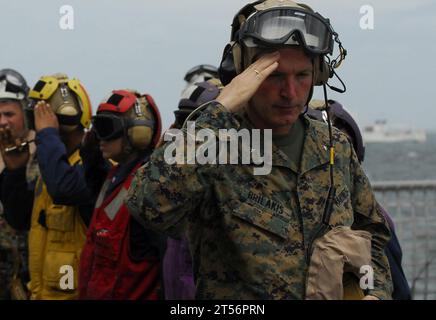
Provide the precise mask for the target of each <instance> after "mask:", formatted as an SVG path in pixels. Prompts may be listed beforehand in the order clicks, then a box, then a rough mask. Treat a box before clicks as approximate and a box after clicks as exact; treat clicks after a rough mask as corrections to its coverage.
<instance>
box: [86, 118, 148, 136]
mask: <svg viewBox="0 0 436 320" xmlns="http://www.w3.org/2000/svg"><path fill="white" fill-rule="evenodd" d="M153 125H154V124H153V122H152V121H150V120H146V119H134V120H133V119H125V118H122V117H119V116H117V115H114V114H98V115H96V116H94V117H92V128H93V130H94V132H95V134H96V135H97V138H98V139H99V140H104V141H109V140H115V139H118V138H121V137H122V136H124V135H125V134H126V133H127V129H129V128H130V127H133V126H147V127H150V128H152V130H153Z"/></svg>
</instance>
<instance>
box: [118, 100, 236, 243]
mask: <svg viewBox="0 0 436 320" xmlns="http://www.w3.org/2000/svg"><path fill="white" fill-rule="evenodd" d="M237 126H239V123H238V122H237V121H236V120H235V118H234V116H233V115H232V114H231V113H229V112H227V111H226V110H225V109H224V107H222V106H221V105H220V104H218V103H217V102H215V101H212V102H210V103H209V104H208V105H207V107H206V109H205V110H204V111H203V113H202V115H201V116H200V117H199V118H198V119H197V120H196V123H195V127H196V129H197V128H198V129H200V128H209V129H212V130H214V132H217V130H218V129H220V128H235V127H237ZM186 135H187V133H186V129H185V130H184V131H183V137H184V140H185V142H186ZM170 144H171V141H169V142H167V143H165V144H163V145H162V146H160V147H159V148H157V149H156V150H155V151H154V152H153V154H152V155H151V157H150V160H149V162H147V163H146V164H145V165H144V166H142V167H141V168H139V169H138V171H137V172H136V174H135V177H134V179H133V181H132V184H131V186H130V188H129V192H128V195H127V198H126V200H125V201H126V204H127V207H128V208H129V212H130V213H131V214H132V216H133V217H135V219H136V220H138V221H139V222H140V223H142V224H143V225H146V226H148V227H151V228H154V229H156V230H158V231H161V232H164V233H166V234H168V235H171V236H178V235H180V233H181V231H182V229H183V227H184V223H186V221H187V219H195V218H196V217H192V213H194V212H196V209H197V208H198V207H199V206H200V205H201V203H202V202H203V201H208V197H209V194H210V191H209V190H210V188H211V181H212V180H211V179H213V175H214V174H216V165H196V164H186V160H187V159H186V157H184V162H185V163H184V164H180V163H175V164H169V163H168V161H167V160H166V159H165V150H166V148H167V147H168V146H169V145H170ZM185 150H187V149H186V145H185ZM187 157H189V155H187ZM211 169H212V170H211ZM198 214H201V212H199V213H198Z"/></svg>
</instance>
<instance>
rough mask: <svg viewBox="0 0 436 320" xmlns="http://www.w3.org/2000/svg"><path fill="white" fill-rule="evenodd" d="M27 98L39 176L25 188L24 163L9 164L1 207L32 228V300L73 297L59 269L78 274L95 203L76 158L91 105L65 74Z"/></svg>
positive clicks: (22, 152) (73, 286)
mask: <svg viewBox="0 0 436 320" xmlns="http://www.w3.org/2000/svg"><path fill="white" fill-rule="evenodd" d="M29 97H30V99H31V100H32V102H33V103H32V104H30V106H29V107H28V109H27V111H28V112H30V113H31V115H32V117H28V120H29V126H32V127H34V128H35V131H36V137H35V144H36V155H37V159H38V165H39V169H40V173H39V175H38V176H37V181H36V183H35V185H34V188H33V189H29V186H28V184H27V183H26V180H25V173H26V170H25V165H24V164H25V162H21V161H11V162H10V164H11V163H13V164H14V167H9V166H8V165H7V171H6V174H5V177H4V180H3V182H2V183H3V186H2V189H3V192H2V194H3V196H5V197H7V198H8V199H10V201H8V202H7V203H5V204H4V205H5V211H6V210H7V211H9V213H10V215H11V216H14V217H15V221H16V222H17V227H19V228H24V229H29V230H30V232H29V241H28V243H29V272H30V283H29V285H28V287H29V289H30V298H31V299H33V300H46V299H49V300H58V299H59V300H70V299H76V298H77V296H78V290H77V279H75V277H74V278H71V279H73V281H68V282H67V283H64V282H63V281H61V278H62V276H63V275H64V274H63V273H60V272H59V270H60V268H61V267H62V266H65V265H69V266H71V267H72V270H73V272H74V275H76V274H77V272H78V260H79V257H80V251H81V249H82V246H83V244H84V242H85V233H86V225H87V224H88V223H89V220H90V216H91V214H92V208H93V207H94V203H95V201H96V194H94V193H93V190H92V188H90V187H89V186H88V184H87V181H86V180H85V176H84V168H83V164H82V158H81V155H80V147H81V142H82V139H83V137H84V133H85V129H86V128H88V127H89V124H90V120H91V118H90V114H91V105H90V101H89V98H88V95H87V93H86V91H85V89H84V88H83V87H82V85H81V83H80V81H79V80H77V79H69V78H68V76H66V75H65V74H54V75H49V76H43V77H41V79H40V80H39V81H38V82H37V83H36V84H35V86H34V87H33V88H32V89H31V90H30V91H29ZM65 119H67V120H66V121H64V120H65ZM9 154H10V155H9ZM28 154H29V148H28V147H26V146H20V148H17V149H15V150H12V151H11V152H10V153H8V157H12V156H13V157H15V160H17V159H21V158H23V159H25V158H26V157H28V156H29V155H28ZM53 239H56V241H53Z"/></svg>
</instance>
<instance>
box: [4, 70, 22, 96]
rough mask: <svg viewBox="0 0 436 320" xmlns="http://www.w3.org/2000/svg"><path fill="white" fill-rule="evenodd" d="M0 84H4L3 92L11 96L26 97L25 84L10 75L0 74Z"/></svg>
mask: <svg viewBox="0 0 436 320" xmlns="http://www.w3.org/2000/svg"><path fill="white" fill-rule="evenodd" d="M0 82H3V83H4V91H5V92H7V93H8V92H9V93H12V94H16V95H18V94H20V93H21V94H22V95H24V96H25V95H26V94H27V92H26V88H27V87H26V84H25V83H23V82H22V81H21V80H20V79H19V78H17V77H14V76H13V75H11V74H0Z"/></svg>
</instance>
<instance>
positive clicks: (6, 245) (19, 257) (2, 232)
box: [0, 208, 27, 300]
mask: <svg viewBox="0 0 436 320" xmlns="http://www.w3.org/2000/svg"><path fill="white" fill-rule="evenodd" d="M0 211H1V212H0V300H6V299H11V292H10V289H11V281H12V279H13V277H14V276H18V277H21V278H22V277H23V276H24V275H25V273H26V272H27V269H26V266H27V263H25V264H23V261H27V232H24V231H20V232H17V231H15V230H14V229H12V228H11V227H10V226H9V225H8V223H7V222H6V220H5V219H4V217H3V208H0Z"/></svg>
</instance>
